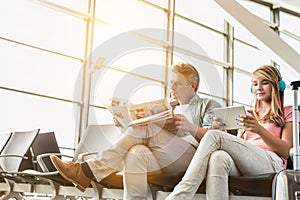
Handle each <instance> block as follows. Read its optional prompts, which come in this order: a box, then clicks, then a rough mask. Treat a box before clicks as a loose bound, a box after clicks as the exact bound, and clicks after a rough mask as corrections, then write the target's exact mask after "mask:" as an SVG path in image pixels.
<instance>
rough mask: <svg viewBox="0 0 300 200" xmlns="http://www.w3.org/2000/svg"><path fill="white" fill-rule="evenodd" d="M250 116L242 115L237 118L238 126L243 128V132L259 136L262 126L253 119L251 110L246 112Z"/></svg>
mask: <svg viewBox="0 0 300 200" xmlns="http://www.w3.org/2000/svg"><path fill="white" fill-rule="evenodd" d="M247 112H248V113H249V114H250V115H245V114H242V115H240V116H239V117H238V118H237V121H238V124H239V125H241V126H244V127H245V128H244V130H245V131H251V132H253V133H257V134H259V133H260V132H261V129H262V126H261V125H260V124H259V123H258V121H257V119H256V118H255V117H254V114H253V111H252V110H247Z"/></svg>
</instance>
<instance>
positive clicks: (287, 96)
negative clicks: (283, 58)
mask: <svg viewBox="0 0 300 200" xmlns="http://www.w3.org/2000/svg"><path fill="white" fill-rule="evenodd" d="M280 74H281V76H282V79H283V80H284V81H285V83H286V85H287V86H288V88H289V87H290V83H291V82H292V81H299V80H300V79H299V77H300V73H299V72H296V70H294V69H292V68H291V67H289V66H286V65H285V66H280ZM299 95H300V93H298V96H299ZM293 99H294V97H293V92H292V90H290V89H286V90H285V91H284V104H285V105H293ZM298 99H299V100H300V98H298ZM299 105H300V103H299Z"/></svg>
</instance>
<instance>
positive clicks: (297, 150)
mask: <svg viewBox="0 0 300 200" xmlns="http://www.w3.org/2000/svg"><path fill="white" fill-rule="evenodd" d="M290 85H291V86H292V90H293V91H294V103H293V121H294V123H293V146H294V147H293V148H294V156H293V165H294V170H300V147H299V118H298V112H299V111H300V106H298V88H299V87H300V81H293V82H291V84H290Z"/></svg>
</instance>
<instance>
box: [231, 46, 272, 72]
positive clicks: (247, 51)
mask: <svg viewBox="0 0 300 200" xmlns="http://www.w3.org/2000/svg"><path fill="white" fill-rule="evenodd" d="M269 64H271V58H270V57H269V56H267V55H266V54H264V52H262V51H260V50H257V49H255V48H253V47H251V46H248V45H245V44H243V43H240V42H238V41H235V42H234V65H235V66H236V67H238V68H241V69H243V70H246V71H248V72H252V71H254V69H256V68H257V67H258V66H260V65H269Z"/></svg>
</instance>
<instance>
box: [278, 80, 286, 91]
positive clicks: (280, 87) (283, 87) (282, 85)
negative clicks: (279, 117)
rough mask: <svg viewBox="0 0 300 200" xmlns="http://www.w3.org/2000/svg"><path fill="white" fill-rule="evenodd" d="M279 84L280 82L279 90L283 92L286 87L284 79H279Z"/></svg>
mask: <svg viewBox="0 0 300 200" xmlns="http://www.w3.org/2000/svg"><path fill="white" fill-rule="evenodd" d="M278 84H279V91H280V92H283V91H284V90H285V88H286V84H285V82H284V81H283V80H279V82H278Z"/></svg>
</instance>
